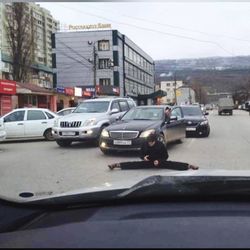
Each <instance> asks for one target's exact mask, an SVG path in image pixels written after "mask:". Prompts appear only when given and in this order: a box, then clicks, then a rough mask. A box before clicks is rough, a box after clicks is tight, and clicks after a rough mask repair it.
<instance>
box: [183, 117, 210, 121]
mask: <svg viewBox="0 0 250 250" xmlns="http://www.w3.org/2000/svg"><path fill="white" fill-rule="evenodd" d="M184 120H186V121H197V122H198V121H205V120H207V119H206V117H204V116H185V117H184Z"/></svg>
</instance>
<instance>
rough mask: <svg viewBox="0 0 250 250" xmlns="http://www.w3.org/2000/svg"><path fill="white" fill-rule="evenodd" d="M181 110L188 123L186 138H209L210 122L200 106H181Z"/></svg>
mask: <svg viewBox="0 0 250 250" xmlns="http://www.w3.org/2000/svg"><path fill="white" fill-rule="evenodd" d="M181 110H182V114H183V118H184V120H185V123H186V136H204V137H208V136H209V133H210V126H209V122H208V119H207V118H206V116H205V115H204V113H203V112H202V111H201V109H200V107H199V106H196V105H186V106H181ZM207 114H208V113H206V115H207Z"/></svg>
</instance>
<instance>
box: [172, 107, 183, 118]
mask: <svg viewBox="0 0 250 250" xmlns="http://www.w3.org/2000/svg"><path fill="white" fill-rule="evenodd" d="M171 115H173V116H177V118H178V119H179V118H181V117H182V114H181V109H180V108H175V109H173V110H172V112H171Z"/></svg>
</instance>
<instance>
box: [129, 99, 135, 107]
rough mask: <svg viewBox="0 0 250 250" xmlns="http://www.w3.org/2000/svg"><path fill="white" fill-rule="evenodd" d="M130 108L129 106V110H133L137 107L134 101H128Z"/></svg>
mask: <svg viewBox="0 0 250 250" xmlns="http://www.w3.org/2000/svg"><path fill="white" fill-rule="evenodd" d="M128 106H129V108H133V107H135V104H134V102H133V101H132V100H128Z"/></svg>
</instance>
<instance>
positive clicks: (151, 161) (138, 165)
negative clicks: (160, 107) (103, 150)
mask: <svg viewBox="0 0 250 250" xmlns="http://www.w3.org/2000/svg"><path fill="white" fill-rule="evenodd" d="M168 157H169V155H168V151H167V148H166V146H165V145H164V144H163V143H162V142H160V141H158V140H157V134H156V133H152V134H150V135H149V136H148V138H147V140H146V141H145V143H144V144H143V145H142V148H141V152H140V158H141V159H142V161H131V162H121V163H114V164H110V165H108V167H109V168H110V170H113V169H114V168H120V169H150V168H163V169H173V170H188V169H193V170H197V169H199V167H197V166H194V165H191V164H188V163H183V162H177V161H167V159H168Z"/></svg>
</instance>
